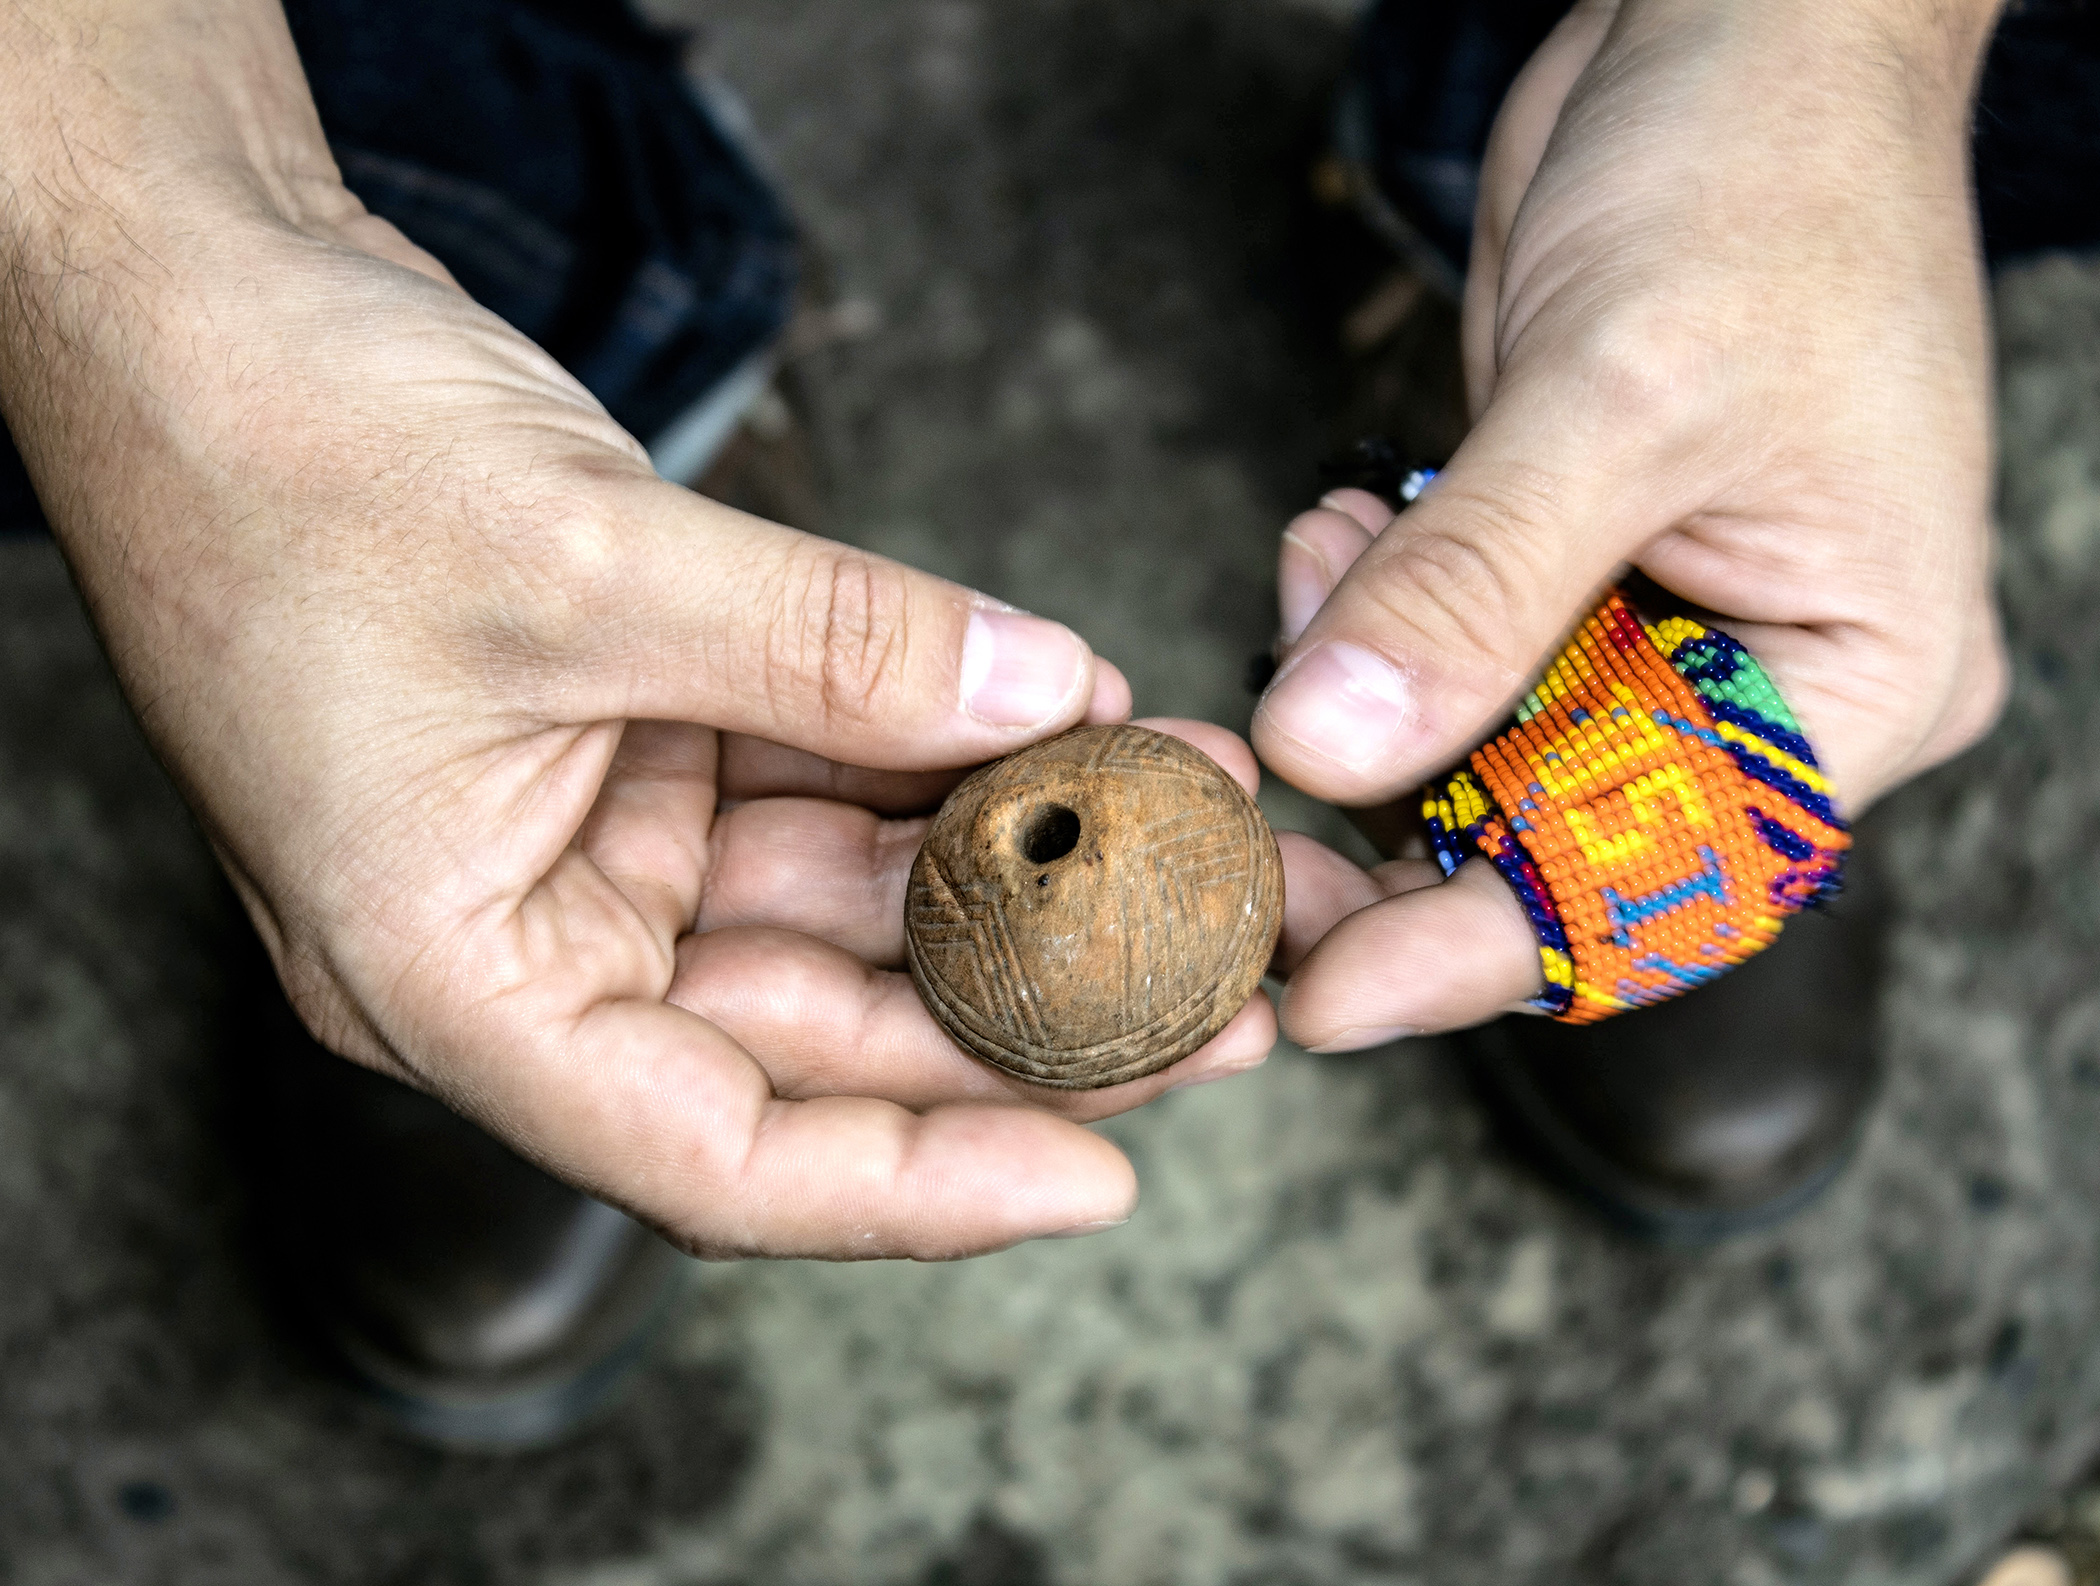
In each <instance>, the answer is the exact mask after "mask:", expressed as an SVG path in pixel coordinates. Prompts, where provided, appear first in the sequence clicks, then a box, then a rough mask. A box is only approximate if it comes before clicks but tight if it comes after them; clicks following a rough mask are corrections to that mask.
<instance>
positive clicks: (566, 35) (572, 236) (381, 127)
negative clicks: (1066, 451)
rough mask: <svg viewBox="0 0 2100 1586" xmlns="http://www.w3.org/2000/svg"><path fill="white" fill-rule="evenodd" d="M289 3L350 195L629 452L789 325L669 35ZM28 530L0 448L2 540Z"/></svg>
mask: <svg viewBox="0 0 2100 1586" xmlns="http://www.w3.org/2000/svg"><path fill="white" fill-rule="evenodd" d="M286 11H287V15H288V16H289V18H290V21H291V25H292V33H293V37H294V38H295V40H296V41H297V43H298V46H299V53H300V57H301V59H302V61H303V62H304V63H305V66H306V72H307V78H308V81H309V82H310V83H311V84H312V87H313V92H314V101H315V103H316V104H317V105H318V106H319V108H320V112H321V125H322V127H323V129H324V130H325V131H326V133H327V135H328V141H329V146H330V147H331V149H333V151H334V152H335V156H336V159H337V161H338V163H339V164H340V165H341V166H342V170H343V177H344V180H345V181H346V182H347V183H348V185H349V187H350V189H351V191H353V192H354V193H356V194H357V195H358V197H359V198H361V199H362V200H363V201H364V202H365V204H366V206H367V207H368V208H370V209H371V210H372V211H373V212H374V213H375V214H378V215H381V216H383V217H384V218H386V219H387V220H390V221H392V222H393V223H394V224H395V225H397V226H399V227H400V228H401V230H402V231H403V232H405V233H406V234H407V235H408V237H409V239H410V240H411V241H413V242H415V243H417V244H418V245H420V246H421V247H423V248H426V249H428V250H429V251H430V252H431V253H433V254H435V255H436V256H437V257H438V259H439V260H441V261H442V262H443V263H444V265H445V266H446V268H447V269H449V270H451V272H452V273H453V275H454V276H455V277H456V278H457V279H458V280H459V282H460V284H461V285H462V286H464V287H465V288H466V290H467V291H468V292H469V293H470V294H471V295H472V296H473V297H474V298H475V299H476V300H477V301H478V302H480V303H482V304H484V305H485V306H486V307H488V308H490V309H492V310H494V311H495V312H496V313H498V314H500V315H502V316H503V318H504V319H506V320H508V321H509V322H510V323H511V324H513V325H515V326H516V327H517V328H518V329H519V330H521V331H523V332H524V333H525V334H526V335H528V336H530V337H532V339H533V340H534V341H536V342H538V343H539V344H540V345H541V346H542V347H545V348H546V349H547V351H548V352H550V353H552V354H553V355H554V356H555V357H556V358H557V359H559V360H560V361H561V362H562V363H563V364H564V365H565V366H566V367H567V368H568V369H569V370H570V371H571V372H572V373H574V374H575V375H576V376H577V378H578V379H580V380H581V381H582V382H583V383H584V384H585V385H586V386H588V387H589V388H590V389H591V391H592V393H593V394H594V395H596V396H597V398H598V399H599V400H600V401H601V402H603V403H604V404H605V405H606V407H607V409H608V410H610V412H611V413H612V415H613V417H614V418H616V419H618V420H619V421H620V423H621V424H622V425H624V426H625V427H626V428H627V429H628V430H629V431H630V432H632V433H633V434H635V435H636V436H638V437H639V438H640V439H641V440H642V441H643V442H644V443H647V442H649V441H651V440H652V439H653V438H654V437H655V436H656V435H657V434H658V433H659V432H660V431H661V430H662V429H663V428H664V426H666V425H667V424H669V423H671V421H672V420H674V419H676V418H677V417H679V416H680V415H681V414H682V413H684V412H686V411H687V410H688V409H690V408H692V407H693V405H694V404H695V403H696V402H698V401H700V399H701V398H702V397H704V396H705V395H706V394H707V393H708V392H709V391H710V390H711V389H713V388H715V387H716V386H717V385H719V384H720V382H722V381H723V380H724V379H725V378H726V377H728V376H729V375H731V374H732V372H734V371H736V370H737V369H738V368H739V366H740V365H743V364H744V363H745V361H746V360H747V359H748V358H749V357H750V356H751V355H752V354H753V353H754V352H755V351H757V350H758V349H760V348H761V347H763V346H765V345H766V344H768V343H769V342H770V341H771V340H772V339H773V338H774V337H775V336H776V335H777V334H778V333H779V331H780V329H781V327H782V326H783V325H784V324H785V323H786V320H787V314H788V307H789V299H790V297H791V295H792V293H793V290H794V282H795V237H794V230H793V227H792V226H791V224H790V223H789V221H788V218H787V216H786V213H785V212H784V210H783V209H782V207H781V204H780V202H779V200H778V199H777V198H776V197H775V196H774V195H773V193H772V192H771V190H770V189H769V188H768V187H767V185H766V183H765V182H764V180H763V179H762V178H761V177H760V176H759V175H758V173H757V172H755V171H754V170H753V169H752V168H751V165H750V163H749V161H748V160H747V159H746V158H745V157H744V155H743V153H742V151H741V150H740V149H739V148H738V147H737V145H736V144H735V143H734V142H732V141H731V140H730V139H729V138H728V137H726V136H724V134H723V132H722V131H721V130H720V128H719V127H718V126H717V125H716V123H715V122H714V120H713V119H712V118H711V117H710V116H709V114H708V113H707V111H706V110H705V109H703V108H702V106H701V105H700V103H699V102H698V101H697V100H696V99H695V97H694V96H693V94H692V92H691V90H690V88H689V86H688V85H687V82H686V79H685V76H684V73H683V71H682V69H681V66H680V61H679V56H680V43H679V40H678V39H677V38H675V37H672V36H670V35H667V34H663V33H660V32H656V31H653V30H651V29H650V28H648V27H646V26H645V25H643V24H642V23H641V22H640V21H638V20H637V19H636V18H635V17H634V16H633V14H632V13H631V12H629V11H628V10H627V9H626V8H625V7H624V6H621V5H618V4H613V3H600V0H290V3H289V4H288V5H287V7H286ZM316 355H317V356H325V350H323V349H316ZM39 521H41V515H40V514H39V513H38V511H37V508H36V504H35V500H34V498H33V496H32V495H31V494H30V491H29V485H28V479H27V477H26V476H25V475H24V474H23V472H22V468H21V463H20V460H19V459H18V458H17V457H16V456H15V455H14V451H13V448H12V447H11V446H10V447H7V448H6V451H5V455H4V456H0V528H4V527H10V526H27V525H33V524H34V523H36V522H39Z"/></svg>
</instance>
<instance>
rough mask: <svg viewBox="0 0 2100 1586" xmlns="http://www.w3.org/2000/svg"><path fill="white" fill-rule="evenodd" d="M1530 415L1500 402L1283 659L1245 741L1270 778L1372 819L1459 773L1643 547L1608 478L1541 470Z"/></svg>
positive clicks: (1504, 397) (1578, 470)
mask: <svg viewBox="0 0 2100 1586" xmlns="http://www.w3.org/2000/svg"><path fill="white" fill-rule="evenodd" d="M1531 406H1533V404H1532V403H1530V402H1528V401H1526V400H1524V399H1523V397H1522V395H1521V394H1520V393H1518V392H1516V391H1513V390H1511V389H1510V388H1509V387H1505V388H1504V391H1503V392H1502V393H1500V394H1499V395H1498V397H1497V400H1496V402H1495V404H1494V405H1493V406H1492V407H1490V409H1489V411H1488V413H1487V414H1486V415H1485V416H1484V417H1483V418H1482V420H1481V423H1480V425H1479V427H1477V428H1476V429H1475V430H1474V431H1473V433H1472V434H1471V435H1470V436H1468V437H1467V439H1466V442H1465V444H1464V445H1463V446H1462V447H1460V449H1459V451H1458V453H1457V455H1455V456H1454V457H1453V458H1452V460H1451V463H1450V466H1449V467H1448V468H1446V469H1445V470H1444V472H1443V473H1441V474H1440V475H1438V476H1437V478H1436V479H1435V481H1434V482H1432V483H1431V485H1430V486H1429V488H1428V489H1427V490H1425V491H1424V492H1423V493H1422V495H1421V496H1420V497H1419V498H1418V499H1417V500H1416V501H1415V503H1414V504H1413V505H1412V506H1410V507H1409V508H1408V509H1407V510H1406V511H1405V512H1403V513H1401V514H1400V516H1399V517H1397V518H1395V519H1394V520H1393V521H1392V523H1391V524H1390V525H1389V526H1388V527H1387V528H1386V529H1385V531H1384V532H1383V533H1381V534H1380V535H1379V537H1378V539H1377V541H1376V542H1375V543H1374V544H1372V546H1371V547H1370V548H1369V549H1368V550H1366V551H1365V552H1364V554H1363V555H1362V556H1361V557H1360V558H1358V560H1357V561H1356V563H1355V564H1354V565H1353V566H1352V567H1351V568H1350V569H1349V571H1348V572H1347V573H1346V574H1345V575H1344V576H1343V577H1342V579H1341V581H1340V583H1339V584H1337V586H1336V587H1335V589H1334V592H1333V593H1332V594H1331V595H1329V596H1328V598H1327V600H1326V603H1325V604H1324V605H1322V606H1321V608H1320V611H1319V614H1318V615H1317V616H1316V617H1314V619H1313V620H1312V622H1311V623H1310V624H1309V625H1308V626H1307V627H1306V630H1305V632H1304V633H1303V634H1302V635H1301V636H1300V637H1299V639H1298V641H1297V642H1296V643H1295V644H1294V645H1293V646H1292V647H1291V650H1290V652H1289V654H1288V655H1287V656H1286V657H1285V658H1284V662H1283V665H1282V666H1281V667H1280V668H1279V669H1278V671H1277V673H1276V677H1275V679H1274V680H1273V681H1272V682H1271V683H1270V685H1269V688H1268V691H1267V693H1266V694H1264V695H1263V697H1262V701H1261V704H1260V705H1259V706H1258V707H1257V709H1256V711H1255V715H1254V725H1253V731H1252V735H1251V736H1252V738H1253V742H1254V747H1255V749H1256V750H1257V752H1259V754H1260V755H1261V757H1262V759H1263V760H1264V761H1266V762H1267V763H1268V765H1269V766H1270V767H1272V768H1273V769H1274V770H1275V771H1276V772H1277V774H1278V775H1280V776H1282V777H1283V778H1285V779H1286V780H1287V781H1289V782H1291V783H1293V784H1294V785H1296V786H1297V787H1300V788H1302V789H1304V790H1305V791H1306V792H1308V793H1311V794H1313V795H1315V796H1316V797H1319V798H1324V799H1328V800H1331V801H1333V802H1336V803H1341V804H1372V803H1382V802H1384V801H1386V800H1389V799H1392V798H1395V797H1397V796H1398V795H1400V794H1401V793H1404V792H1405V791H1407V790H1408V789H1409V788H1412V787H1415V786H1417V785H1419V784H1420V783H1421V782H1422V781H1423V780H1424V778H1425V777H1427V776H1428V775H1429V774H1431V773H1433V772H1435V771H1437V770H1439V769H1440V768H1442V767H1444V766H1446V765H1449V764H1451V763H1453V762H1454V761H1456V760H1458V759H1459V758H1460V757H1461V756H1463V755H1464V754H1465V753H1466V752H1468V751H1469V750H1471V749H1472V748H1473V747H1474V746H1475V745H1476V744H1478V743H1479V742H1480V741H1481V740H1482V738H1484V737H1485V736H1486V734H1487V731H1488V729H1489V728H1490V727H1492V726H1493V725H1494V724H1495V723H1496V722H1497V721H1498V720H1500V719H1501V717H1502V716H1503V715H1504V714H1505V713H1506V712H1507V711H1508V710H1509V708H1510V706H1511V705H1512V704H1513V703H1514V701H1515V700H1516V699H1518V698H1519V697H1520V696H1521V695H1522V694H1523V692H1524V690H1525V689H1526V688H1528V687H1529V686H1530V685H1531V683H1532V681H1533V680H1534V679H1535V678H1536V676H1537V674H1538V672H1539V670H1540V668H1541V667H1542V666H1543V665H1544V664H1545V662H1546V660H1547V658H1548V657H1549V656H1550V655H1551V654H1552V653H1553V652H1554V651H1555V649H1557V648H1558V647H1559V645H1560V644H1561V643H1562V642H1564V640H1565V639H1566V636H1567V634H1568V632H1569V631H1570V629H1571V628H1572V627H1573V625H1574V624H1575V622H1576V621H1578V620H1579V619H1580V618H1581V617H1582V616H1583V614H1584V613H1586V612H1587V611H1588V610H1589V609H1590V606H1591V605H1592V604H1593V603H1594V600H1595V597H1596V596H1597V595H1598V593H1599V592H1600V591H1601V589H1602V587H1603V586H1604V585H1605V584H1606V583H1607V582H1608V581H1609V580H1610V578H1611V576H1612V574H1613V572H1614V571H1615V570H1616V569H1617V567H1618V566H1619V564H1620V563H1621V562H1622V561H1624V560H1625V559H1626V557H1627V555H1628V554H1629V552H1630V551H1631V549H1632V548H1633V546H1634V545H1635V544H1637V543H1638V542H1639V540H1640V539H1641V538H1644V537H1645V535H1644V534H1643V533H1641V532H1640V531H1639V530H1638V528H1637V527H1636V526H1637V525H1639V524H1641V523H1642V522H1644V521H1645V520H1646V517H1647V514H1646V513H1645V512H1644V511H1643V503H1641V502H1640V501H1638V500H1637V499H1631V493H1630V492H1628V491H1627V490H1626V489H1625V488H1624V487H1623V485H1620V484H1618V483H1617V482H1615V481H1614V478H1613V475H1614V470H1612V469H1611V468H1609V467H1599V466H1598V465H1597V461H1596V460H1595V459H1594V458H1587V457H1584V456H1582V455H1581V454H1580V448H1579V446H1577V445H1576V444H1574V443H1573V442H1572V441H1564V442H1563V443H1562V450H1561V453H1560V455H1559V456H1558V457H1555V456H1551V455H1549V456H1547V457H1546V458H1545V459H1544V460H1541V458H1540V456H1539V449H1538V444H1537V442H1538V437H1539V436H1541V435H1548V434H1552V433H1553V426H1552V425H1551V424H1549V423H1545V422H1541V419H1540V417H1539V416H1535V415H1528V414H1526V413H1525V412H1524V411H1523V410H1524V409H1527V408H1529V407H1531ZM1519 437H1522V439H1523V441H1524V442H1525V443H1526V444H1525V445H1524V446H1523V447H1522V449H1521V450H1520V449H1519V446H1518V438H1519ZM1629 529H1632V530H1633V531H1634V532H1629Z"/></svg>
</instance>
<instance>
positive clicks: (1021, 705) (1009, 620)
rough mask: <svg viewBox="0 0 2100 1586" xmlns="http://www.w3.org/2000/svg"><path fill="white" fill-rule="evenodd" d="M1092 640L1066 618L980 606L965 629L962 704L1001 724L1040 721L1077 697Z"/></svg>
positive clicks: (1022, 724)
mask: <svg viewBox="0 0 2100 1586" xmlns="http://www.w3.org/2000/svg"><path fill="white" fill-rule="evenodd" d="M1085 656H1086V646H1085V645H1083V644H1081V643H1080V642H1079V636H1078V635H1077V634H1075V633H1074V632H1073V631H1072V630H1071V629H1070V628H1067V627H1066V626H1065V625H1064V624H1063V623H1059V622H1048V621H1045V620H1044V619H1043V618H1041V617H1031V616H1029V615H1028V613H1027V612H1025V611H1009V610H1007V609H1005V608H1004V607H1001V606H979V607H978V608H977V609H976V610H975V611H973V612H971V613H970V626H969V629H968V631H967V632H966V633H965V634H964V635H963V653H962V708H963V709H964V710H966V711H968V712H969V713H970V714H971V715H972V716H975V717H976V718H977V719H978V720H979V721H981V722H987V723H989V724H991V725H992V726H995V727H1034V726H1037V725H1039V724H1041V723H1042V722H1046V721H1048V720H1049V719H1050V718H1051V717H1053V716H1055V715H1056V714H1057V713H1058V711H1059V710H1061V709H1062V708H1063V707H1064V706H1065V705H1066V704H1067V703H1068V702H1069V701H1070V700H1071V698H1072V690H1073V687H1074V685H1075V684H1077V682H1078V681H1079V669H1080V667H1081V666H1082V665H1083V664H1084V660H1085Z"/></svg>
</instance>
